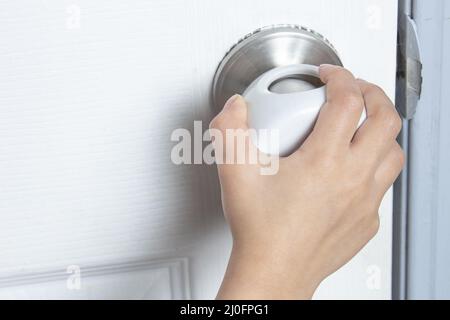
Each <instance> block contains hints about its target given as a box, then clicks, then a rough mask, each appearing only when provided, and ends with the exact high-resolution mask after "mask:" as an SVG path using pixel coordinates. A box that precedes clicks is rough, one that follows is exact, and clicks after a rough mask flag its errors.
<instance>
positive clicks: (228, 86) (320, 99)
mask: <svg viewBox="0 0 450 320" xmlns="http://www.w3.org/2000/svg"><path fill="white" fill-rule="evenodd" d="M321 64H334V65H339V66H343V64H342V62H341V60H340V58H339V55H338V54H337V52H336V50H335V49H334V47H333V46H332V45H331V44H330V42H329V41H328V40H327V39H325V38H324V37H323V36H322V35H320V34H319V33H317V32H315V31H312V30H310V29H307V28H304V27H300V26H295V25H280V26H273V27H265V28H262V29H259V30H257V31H255V32H253V33H251V34H249V35H247V36H246V37H244V38H243V39H242V40H241V41H239V42H238V44H236V45H235V46H234V47H232V49H231V50H230V51H229V52H228V53H227V54H226V55H225V57H224V58H223V60H222V61H221V63H220V65H219V67H218V69H217V71H216V74H215V77H214V82H213V88H212V97H213V106H214V108H215V111H216V112H219V111H220V110H221V108H222V107H223V105H224V104H225V102H226V101H227V100H228V99H229V98H230V97H231V96H232V95H234V94H236V93H238V94H241V95H243V97H244V98H245V100H246V101H247V103H248V107H249V114H248V121H249V123H248V125H249V127H250V128H252V129H255V130H256V132H257V139H256V141H255V140H254V143H255V144H256V146H257V147H258V148H259V149H260V150H261V151H262V152H264V153H267V154H271V155H280V156H288V155H289V154H291V153H292V152H293V151H295V149H297V148H298V147H299V146H300V145H301V144H302V142H303V141H304V139H305V138H306V137H307V136H308V135H309V133H310V131H311V129H312V128H313V126H314V123H315V121H316V119H317V116H318V114H319V112H320V108H321V107H322V105H323V104H324V103H325V101H326V87H325V85H324V84H323V83H322V82H321V81H320V78H319V68H318V66H319V65H321ZM365 118H366V114H365V112H364V113H363V114H362V116H361V121H360V124H361V123H362V122H363V121H364V120H365ZM261 130H270V131H272V130H276V132H277V133H278V136H279V144H278V145H277V144H275V145H274V144H273V143H272V141H273V140H272V137H270V135H267V134H264V135H258V133H260V132H261ZM266 133H267V132H266Z"/></svg>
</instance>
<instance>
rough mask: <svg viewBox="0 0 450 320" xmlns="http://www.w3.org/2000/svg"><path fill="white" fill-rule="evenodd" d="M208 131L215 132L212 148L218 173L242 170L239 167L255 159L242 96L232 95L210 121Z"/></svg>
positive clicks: (245, 106) (254, 149) (245, 105)
mask: <svg viewBox="0 0 450 320" xmlns="http://www.w3.org/2000/svg"><path fill="white" fill-rule="evenodd" d="M210 129H211V131H215V134H214V148H215V153H216V162H217V164H218V166H219V172H223V171H230V170H231V171H234V170H239V169H242V168H240V167H242V166H245V165H248V164H251V163H252V161H251V160H253V159H252V156H254V155H256V157H257V151H256V150H257V149H256V147H255V146H254V145H253V143H252V141H251V138H250V134H251V132H250V130H249V127H248V124H247V103H246V102H245V100H244V98H243V97H242V96H240V95H234V96H233V97H231V98H230V99H229V100H228V101H227V103H226V104H225V106H224V108H223V110H222V111H221V112H220V113H219V114H218V115H217V116H216V117H215V118H214V119H213V120H212V121H211V124H210ZM256 161H257V160H256ZM256 161H255V162H256Z"/></svg>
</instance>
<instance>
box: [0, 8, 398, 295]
mask: <svg viewBox="0 0 450 320" xmlns="http://www.w3.org/2000/svg"><path fill="white" fill-rule="evenodd" d="M396 6H397V4H396V1H392V0H320V1H319V0H314V1H313V0H277V1H269V0H258V1H256V0H255V1H242V0H239V1H238V0H221V1H208V0H191V1H184V0H172V1H165V0H152V1H144V0H130V1H119V0H114V1H112V0H97V1H89V0H78V1H77V0H68V1H58V0H46V1H44V0H43V1H34V0H28V1H13V0H10V1H2V2H1V3H0V298H87V299H91V298H144V299H145V298H149V299H152V298H155V299H158V298H194V299H198V298H207V299H208V298H213V297H214V296H215V294H216V291H217V289H218V287H219V284H220V281H221V277H222V275H223V273H224V271H225V267H226V262H227V258H228V254H229V251H230V239H231V238H230V234H229V231H228V229H227V227H226V224H225V222H224V219H223V217H222V212H221V208H220V199H219V188H218V182H217V177H216V175H215V168H214V167H207V166H200V165H198V166H176V165H174V164H172V163H171V160H170V151H171V148H172V147H173V145H174V143H172V142H171V141H170V135H171V133H172V131H173V130H174V129H176V128H188V129H192V127H193V121H194V120H203V121H204V126H205V128H206V126H207V124H208V120H209V119H210V117H211V116H212V108H211V106H210V102H209V93H210V92H209V91H210V87H211V80H212V77H213V74H214V71H215V68H216V66H217V64H218V63H219V61H220V60H221V58H222V57H223V55H224V54H225V52H226V51H227V50H228V49H229V48H230V46H231V45H233V44H234V43H235V42H236V41H237V40H238V39H239V38H241V37H242V36H244V35H245V34H247V33H249V32H251V31H253V30H255V29H257V28H259V27H262V26H266V25H272V24H286V23H292V24H299V25H305V26H307V27H309V28H312V29H314V30H317V31H319V32H320V33H322V34H324V35H325V36H326V37H327V38H328V39H329V40H330V41H331V42H332V43H333V44H334V45H335V47H336V48H337V50H338V52H339V53H340V55H341V57H342V60H343V62H344V64H345V66H346V67H348V68H349V69H351V70H352V71H354V73H355V74H356V75H357V76H358V77H362V78H366V79H367V80H369V81H373V82H375V83H377V84H379V85H380V86H382V87H383V88H384V89H385V90H386V91H387V92H388V94H389V95H390V96H391V97H393V96H394V87H395V60H396V17H397V7H396ZM380 214H381V222H382V226H381V230H380V233H379V235H378V236H377V237H376V238H375V239H374V240H373V241H372V242H371V243H370V244H369V246H368V247H367V248H366V249H365V250H364V251H363V252H362V253H361V254H359V255H358V256H357V257H356V258H355V259H354V260H353V261H351V262H350V263H349V264H348V265H347V266H345V267H344V268H343V269H342V270H340V271H339V272H338V273H337V274H335V275H334V276H332V277H331V278H330V279H328V280H327V281H326V282H325V283H324V284H323V285H322V286H321V288H320V289H319V291H318V293H317V295H316V297H317V298H358V299H361V298H362V299H371V298H381V299H386V298H390V287H391V285H390V280H391V275H390V274H391V224H392V197H391V193H389V194H388V196H387V197H386V199H385V201H384V203H383V206H382V209H381V212H380ZM299 272H301V270H299Z"/></svg>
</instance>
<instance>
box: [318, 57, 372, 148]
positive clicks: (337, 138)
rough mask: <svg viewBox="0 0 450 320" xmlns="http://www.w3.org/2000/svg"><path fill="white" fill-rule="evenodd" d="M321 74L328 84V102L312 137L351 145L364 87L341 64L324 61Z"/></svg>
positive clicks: (362, 103) (360, 109)
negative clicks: (330, 63) (333, 64)
mask: <svg viewBox="0 0 450 320" xmlns="http://www.w3.org/2000/svg"><path fill="white" fill-rule="evenodd" d="M320 78H321V80H322V82H323V83H325V84H326V86H327V102H326V103H325V105H324V106H323V107H322V110H321V112H320V115H319V118H318V120H317V123H316V125H315V128H314V130H313V133H312V135H311V137H312V138H313V139H314V138H319V139H318V140H319V141H320V143H324V142H328V143H327V145H329V146H337V147H340V146H349V145H350V142H351V140H352V138H353V136H354V134H355V132H356V129H357V127H358V123H359V120H360V118H361V114H362V112H363V108H364V100H363V96H362V93H361V90H360V88H359V86H358V83H357V82H356V79H355V78H354V76H353V75H352V74H351V73H350V72H349V71H348V70H346V69H344V68H342V67H337V66H331V65H322V66H321V67H320Z"/></svg>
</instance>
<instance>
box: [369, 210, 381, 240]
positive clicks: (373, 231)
mask: <svg viewBox="0 0 450 320" xmlns="http://www.w3.org/2000/svg"><path fill="white" fill-rule="evenodd" d="M378 231H380V217H379V215H378V213H377V214H376V215H375V216H374V217H373V219H371V223H370V226H369V235H370V238H373V237H375V236H376V235H377V233H378Z"/></svg>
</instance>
